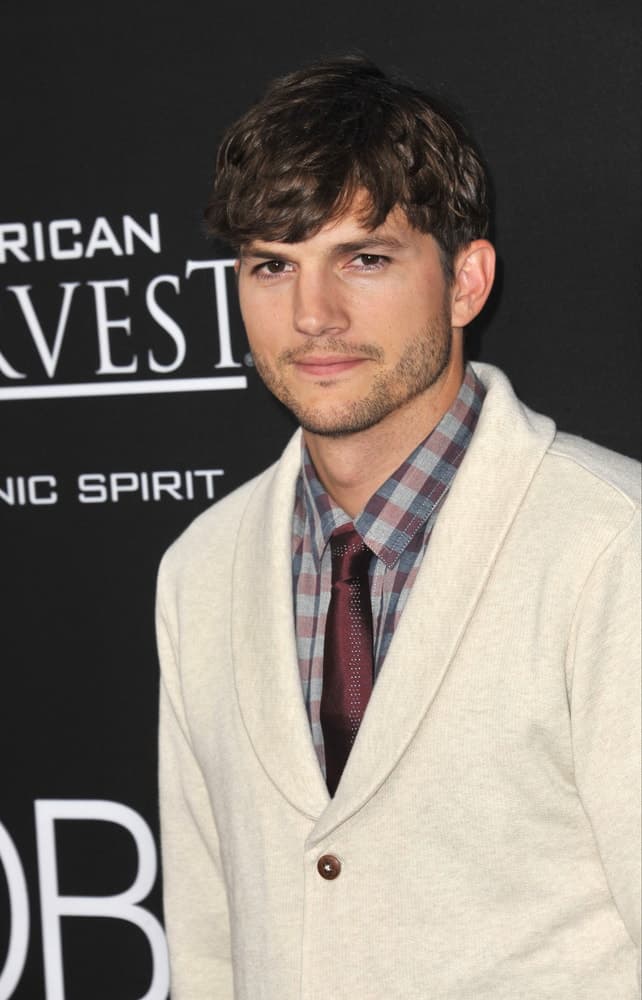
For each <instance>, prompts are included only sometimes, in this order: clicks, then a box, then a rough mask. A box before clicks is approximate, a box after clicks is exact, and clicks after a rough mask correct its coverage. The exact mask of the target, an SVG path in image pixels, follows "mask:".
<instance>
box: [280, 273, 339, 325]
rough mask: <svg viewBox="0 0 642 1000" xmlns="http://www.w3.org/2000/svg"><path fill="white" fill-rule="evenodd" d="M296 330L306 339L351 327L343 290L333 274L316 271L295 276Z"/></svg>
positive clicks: (294, 312)
mask: <svg viewBox="0 0 642 1000" xmlns="http://www.w3.org/2000/svg"><path fill="white" fill-rule="evenodd" d="M293 322H294V328H295V330H297V331H298V332H299V333H302V334H305V336H307V337H321V336H323V334H337V333H341V332H342V331H344V330H346V329H347V328H348V325H349V320H348V315H347V311H346V308H345V304H344V302H343V299H342V294H341V289H340V288H339V287H338V284H337V282H336V281H335V280H334V279H333V276H332V274H331V273H330V274H328V273H324V272H322V271H317V270H315V271H314V272H308V273H303V271H300V272H299V273H298V274H297V276H296V282H295V288H294V299H293Z"/></svg>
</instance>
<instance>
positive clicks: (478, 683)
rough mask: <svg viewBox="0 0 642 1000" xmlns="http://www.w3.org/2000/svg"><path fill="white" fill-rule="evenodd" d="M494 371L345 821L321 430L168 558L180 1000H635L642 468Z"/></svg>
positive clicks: (174, 915)
mask: <svg viewBox="0 0 642 1000" xmlns="http://www.w3.org/2000/svg"><path fill="white" fill-rule="evenodd" d="M475 367H476V370H477V372H478V374H479V375H480V377H481V378H482V380H483V382H484V383H485V384H486V386H487V389H488V394H487V396H486V400H485V402H484V406H483V409H482V413H481V417H480V420H479V424H478V427H477V430H476V431H475V434H474V436H473V439H472V442H471V444H470V447H469V449H468V452H467V454H466V457H465V459H464V461H463V464H462V466H461V468H460V470H459V472H458V473H457V476H456V478H455V481H454V483H453V485H452V488H451V490H450V493H449V495H448V498H447V500H446V502H445V505H444V507H443V509H442V511H441V513H440V515H439V518H438V521H437V524H436V527H435V529H434V532H433V534H432V538H431V541H430V545H429V547H428V550H427V553H426V556H425V558H424V560H423V563H422V566H421V570H420V572H419V575H418V577H417V580H416V582H415V584H414V587H413V590H412V593H411V595H410V598H409V600H408V603H407V605H406V608H405V610H404V612H403V616H402V619H401V622H400V624H399V626H398V629H397V631H396V633H395V636H394V638H393V641H392V644H391V646H390V650H389V652H388V655H387V657H386V660H385V663H384V665H383V668H382V670H381V673H380V675H379V678H378V680H377V683H376V685H375V687H374V691H373V694H372V698H371V701H370V704H369V706H368V709H367V712H366V714H365V718H364V720H363V724H362V726H361V729H360V731H359V734H358V738H357V741H356V744H355V746H354V748H353V751H352V753H351V755H350V758H349V760H348V763H347V766H346V770H345V772H344V775H343V777H342V780H341V783H340V785H339V788H338V790H337V793H336V795H335V797H334V799H332V800H330V798H329V796H328V793H327V790H326V787H325V784H324V780H323V777H322V775H321V772H320V770H319V766H318V763H317V758H316V755H315V752H314V748H313V745H312V740H311V736H310V727H309V724H308V719H307V716H306V711H305V707H304V704H303V700H302V695H301V684H300V680H299V671H298V666H297V653H296V646H295V635H294V627H293V608H292V580H291V560H290V528H291V512H292V507H293V498H294V489H295V481H296V477H297V473H298V469H299V463H300V438H299V435H298V434H297V435H295V437H294V439H293V440H292V441H291V442H290V444H289V445H288V447H287V448H286V450H285V452H284V454H283V456H282V458H281V459H280V461H279V462H278V463H277V464H276V465H274V466H273V467H271V468H270V469H268V470H267V471H266V472H264V473H263V474H262V475H260V476H258V477H257V478H256V479H254V480H252V481H251V482H249V483H247V484H245V485H244V486H242V487H241V488H240V489H239V490H237V491H236V492H235V493H233V494H231V495H230V496H228V497H226V498H225V499H224V500H222V501H221V502H219V503H217V504H216V505H215V506H214V507H213V508H211V509H210V510H208V511H207V512H206V513H205V514H203V515H202V516H201V517H199V518H198V519H197V520H196V521H195V522H194V523H193V524H192V525H191V527H189V528H188V530H187V531H186V532H185V534H184V535H183V536H182V537H181V538H180V539H179V540H178V542H176V543H175V544H174V545H173V546H172V548H171V549H170V550H169V552H168V553H167V554H166V556H165V558H164V560H163V563H162V566H161V571H160V581H159V597H158V634H159V646H160V658H161V666H162V684H161V722H160V759H161V764H160V802H161V819H162V856H163V868H164V886H165V909H166V922H167V930H168V939H169V946H170V956H171V969H172V991H171V996H172V1000H231V998H235V1000H429V998H430V1000H433V998H434V1000H491V998H492V1000H634V998H636V997H637V996H638V988H637V985H636V982H637V976H636V965H637V957H636V956H637V949H638V947H639V943H640V921H639V891H640V880H639V853H640V841H639V832H638V827H639V783H640V768H639V758H638V754H639V718H640V712H639V708H640V705H639V645H640V623H639V612H640V597H639V588H640V544H639V529H640V521H639V470H638V466H637V465H636V463H633V462H632V461H630V460H628V459H624V458H622V457H620V456H618V455H615V454H613V453H611V452H608V451H606V450H604V449H602V448H599V447H597V446H595V445H591V444H588V443H587V442H585V441H582V440H580V439H577V438H572V437H569V436H566V435H563V434H556V431H555V426H554V424H553V423H552V421H551V420H549V419H548V418H546V417H542V416H540V415H538V414H536V413H533V412H531V411H529V410H528V409H526V407H524V406H523V405H521V404H520V402H519V401H518V400H517V399H516V397H515V396H514V394H513V392H512V390H511V387H510V385H509V383H508V382H507V380H506V378H505V377H504V376H503V375H502V374H501V372H499V371H498V370H497V369H494V368H491V367H489V366H485V365H484V366H482V365H477V366H475ZM636 498H637V499H636ZM324 854H331V855H334V856H335V857H336V858H338V859H339V861H340V863H341V866H342V868H341V873H340V875H339V877H338V878H336V879H334V880H333V881H328V880H326V879H324V878H322V877H321V876H320V874H319V872H318V871H317V862H318V859H319V857H320V856H322V855H324Z"/></svg>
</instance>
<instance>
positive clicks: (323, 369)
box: [294, 354, 367, 378]
mask: <svg viewBox="0 0 642 1000" xmlns="http://www.w3.org/2000/svg"><path fill="white" fill-rule="evenodd" d="M366 360H367V358H363V357H354V358H353V357H349V356H348V357H346V355H345V354H341V355H337V356H336V357H333V356H332V355H323V356H320V357H306V358H303V359H302V360H301V361H296V362H295V363H294V367H295V368H296V370H297V371H298V372H300V373H301V374H302V375H311V376H314V377H316V378H318V377H319V376H322V377H324V378H332V377H333V376H335V375H341V374H342V373H343V372H347V371H351V370H352V369H353V368H356V367H357V365H361V364H363V363H364V361H366Z"/></svg>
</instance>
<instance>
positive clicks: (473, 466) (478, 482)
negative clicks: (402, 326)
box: [232, 365, 555, 847]
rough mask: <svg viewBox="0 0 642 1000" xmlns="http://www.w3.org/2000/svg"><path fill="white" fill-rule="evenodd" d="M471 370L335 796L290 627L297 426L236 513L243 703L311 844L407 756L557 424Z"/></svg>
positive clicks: (489, 372)
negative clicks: (444, 475)
mask: <svg viewBox="0 0 642 1000" xmlns="http://www.w3.org/2000/svg"><path fill="white" fill-rule="evenodd" d="M475 370H476V371H477V374H478V375H479V376H480V378H481V380H482V382H483V383H484V385H485V386H486V388H487V395H486V398H485V400H484V405H483V407H482V412H481V415H480V418H479V423H478V425H477V428H476V431H475V433H474V435H473V439H472V441H471V443H470V445H469V448H468V451H467V453H466V456H465V458H464V461H463V463H462V466H461V468H460V469H459V471H458V473H457V475H456V477H455V480H454V482H453V484H452V486H451V489H450V492H449V495H448V497H447V499H446V501H445V503H444V507H443V509H442V511H441V513H440V515H439V518H438V520H437V523H436V525H435V528H434V530H433V533H432V536H431V539H430V544H429V546H428V549H427V552H426V555H425V557H424V560H423V562H422V565H421V569H420V571H419V574H418V576H417V579H416V580H415V583H414V586H413V589H412V593H411V594H410V596H409V599H408V602H407V604H406V607H405V609H404V612H403V615H402V617H401V621H400V623H399V625H398V627H397V631H396V632H395V635H394V637H393V640H392V643H391V645H390V648H389V651H388V654H387V657H386V660H385V663H384V665H383V667H382V669H381V672H380V675H379V678H378V680H377V683H376V684H375V686H374V689H373V693H372V697H371V699H370V703H369V705H368V709H367V711H366V714H365V716H364V719H363V722H362V725H361V728H360V730H359V734H358V736H357V740H356V743H355V745H354V747H353V749H352V752H351V754H350V757H349V759H348V763H347V765H346V769H345V771H344V774H343V777H342V779H341V782H340V784H339V787H338V789H337V792H336V794H335V796H334V798H333V799H332V800H330V798H329V796H328V793H327V790H326V787H325V782H324V780H323V777H322V775H321V772H320V769H319V766H318V763H317V758H316V754H315V751H314V747H313V744H312V738H311V735H310V726H309V722H308V718H307V714H306V710H305V706H304V703H303V696H302V693H301V682H300V678H299V669H298V662H297V653H296V641H295V635H294V613H293V606H292V575H291V574H292V568H291V554H290V553H291V535H290V532H291V513H292V510H293V505H294V490H295V484H296V478H297V474H298V470H299V463H300V433H299V432H297V434H296V435H295V436H294V438H293V439H292V441H290V443H289V445H288V446H287V448H286V450H285V452H284V454H283V456H282V458H281V460H280V461H279V462H278V463H277V464H276V465H275V466H273V467H272V469H270V470H268V472H267V473H266V474H265V475H264V476H263V477H262V478H261V479H260V480H259V484H258V486H257V488H256V489H255V490H254V492H253V494H252V496H251V498H250V501H249V503H248V505H247V508H246V510H245V513H244V516H243V519H242V522H241V525H240V528H239V537H238V544H237V550H236V555H235V565H234V572H233V605H232V643H233V657H234V671H235V679H236V687H237V693H238V699H239V704H240V708H241V713H242V716H243V720H244V723H245V726H246V728H247V731H248V734H249V737H250V739H251V741H252V744H253V746H254V750H255V752H256V754H257V757H258V758H259V760H260V761H261V764H262V766H263V767H264V769H265V771H266V772H267V774H268V775H269V777H270V778H271V780H272V782H273V783H274V785H275V786H276V787H277V788H279V789H280V791H281V793H282V794H283V795H284V796H285V798H286V799H287V800H288V801H289V802H290V803H291V804H292V805H293V806H294V807H295V808H297V809H298V810H299V811H300V812H302V813H303V814H305V815H306V816H308V817H309V818H311V819H313V820H314V821H315V827H314V829H313V830H312V832H311V834H310V837H309V838H308V846H309V847H313V846H315V845H316V844H317V843H320V842H321V840H322V839H323V838H325V837H327V836H328V835H329V834H330V833H331V832H332V831H333V830H334V829H336V827H337V826H339V825H340V824H341V823H343V822H345V820H347V819H348V818H349V817H350V816H351V815H353V814H354V813H355V812H356V811H357V810H358V809H360V808H361V807H362V806H363V805H364V804H365V802H367V801H368V799H369V798H371V797H372V796H373V795H374V794H375V793H376V792H377V790H378V788H379V787H380V786H381V785H382V784H383V782H384V781H385V780H386V778H387V777H388V775H389V774H390V772H391V771H392V769H393V768H394V767H395V765H396V763H397V762H398V760H399V759H400V757H401V756H402V755H403V753H404V752H405V750H406V747H407V746H408V744H409V742H410V741H411V740H412V738H413V736H414V734H415V732H416V730H417V728H418V726H419V725H420V723H421V721H422V719H423V718H424V716H425V715H426V713H427V712H428V710H429V708H430V704H431V702H432V701H433V699H434V697H435V695H436V693H437V691H438V689H439V687H440V685H441V682H442V680H443V677H444V675H445V673H446V671H447V669H448V667H449V665H450V663H451V661H452V659H453V656H454V654H455V652H456V650H457V646H458V644H459V642H460V640H461V637H462V635H463V633H464V631H465V629H466V627H467V625H468V622H469V619H470V617H471V615H472V613H473V611H474V608H475V605H476V603H477V601H478V599H479V596H480V593H481V591H482V590H483V587H484V585H485V582H486V579H487V577H488V574H489V572H490V569H491V567H492V565H493V563H494V561H495V559H496V556H497V553H498V551H499V549H500V547H501V545H502V543H503V540H504V538H505V536H506V533H507V532H508V530H509V528H510V526H511V523H512V521H513V519H514V517H515V516H516V514H517V511H518V510H519V507H520V505H521V503H522V501H523V499H524V496H525V494H526V492H527V490H528V487H529V485H530V482H531V480H532V478H533V476H534V475H535V472H536V471H537V468H538V467H539V464H540V462H541V461H542V458H543V457H544V454H545V453H546V451H547V449H548V448H549V446H550V444H551V441H552V439H553V437H554V434H555V425H554V424H553V422H552V421H551V420H549V419H548V418H547V417H542V416H540V415H539V414H535V413H533V412H531V411H530V410H528V409H527V408H526V407H524V406H523V405H522V404H521V403H520V402H519V401H518V400H517V399H516V397H515V396H514V394H513V392H512V389H511V387H510V384H509V383H508V381H507V379H506V378H505V376H504V375H503V374H502V373H501V372H500V371H499V370H498V369H495V368H492V367H491V366H489V365H475ZM419 651H425V655H424V654H423V653H422V654H421V655H419Z"/></svg>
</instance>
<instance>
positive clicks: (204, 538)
mask: <svg viewBox="0 0 642 1000" xmlns="http://www.w3.org/2000/svg"><path fill="white" fill-rule="evenodd" d="M300 450H301V446H300V435H299V434H298V433H296V434H295V435H294V436H293V438H291V439H290V442H289V443H288V445H287V446H286V448H285V451H284V452H283V454H282V456H281V458H280V459H279V460H278V461H277V462H275V463H274V464H273V465H271V466H269V467H268V468H267V469H265V470H264V471H263V472H261V473H259V474H258V475H257V476H254V477H253V478H252V479H250V480H248V481H247V482H246V483H243V484H242V485H241V486H239V487H237V489H235V490H233V491H232V492H231V493H229V494H228V495H227V496H225V497H223V499H221V500H219V501H217V503H215V504H213V505H212V506H211V507H209V508H208V509H207V510H206V511H204V512H203V513H202V514H200V515H199V516H198V517H197V518H195V520H194V521H192V523H191V524H190V525H189V526H188V527H187V528H186V529H185V531H183V533H182V534H181V535H179V537H178V538H177V539H176V541H175V542H174V543H173V544H172V545H171V546H170V547H169V549H168V550H167V551H166V553H165V555H164V556H163V558H162V560H161V564H160V570H159V579H160V581H161V583H162V581H163V580H164V579H165V578H171V579H174V580H175V581H176V584H177V585H179V586H180V583H181V581H182V580H184V579H186V578H191V579H198V577H199V574H200V573H201V572H204V570H205V567H208V573H209V574H211V572H212V566H213V565H216V566H218V567H220V569H221V572H223V571H224V569H225V567H226V566H228V565H229V564H230V562H231V560H232V559H233V556H234V551H235V548H236V543H237V538H238V534H239V529H240V526H241V524H242V523H243V522H244V521H246V520H247V518H248V517H251V518H252V519H253V520H256V519H257V518H260V517H261V511H262V509H263V507H264V505H265V503H267V500H268V498H270V497H272V496H273V495H274V494H275V493H276V494H277V497H278V495H279V491H287V489H288V488H289V486H290V484H291V485H292V488H293V486H294V483H295V481H296V477H297V475H298V469H299V465H300Z"/></svg>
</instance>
